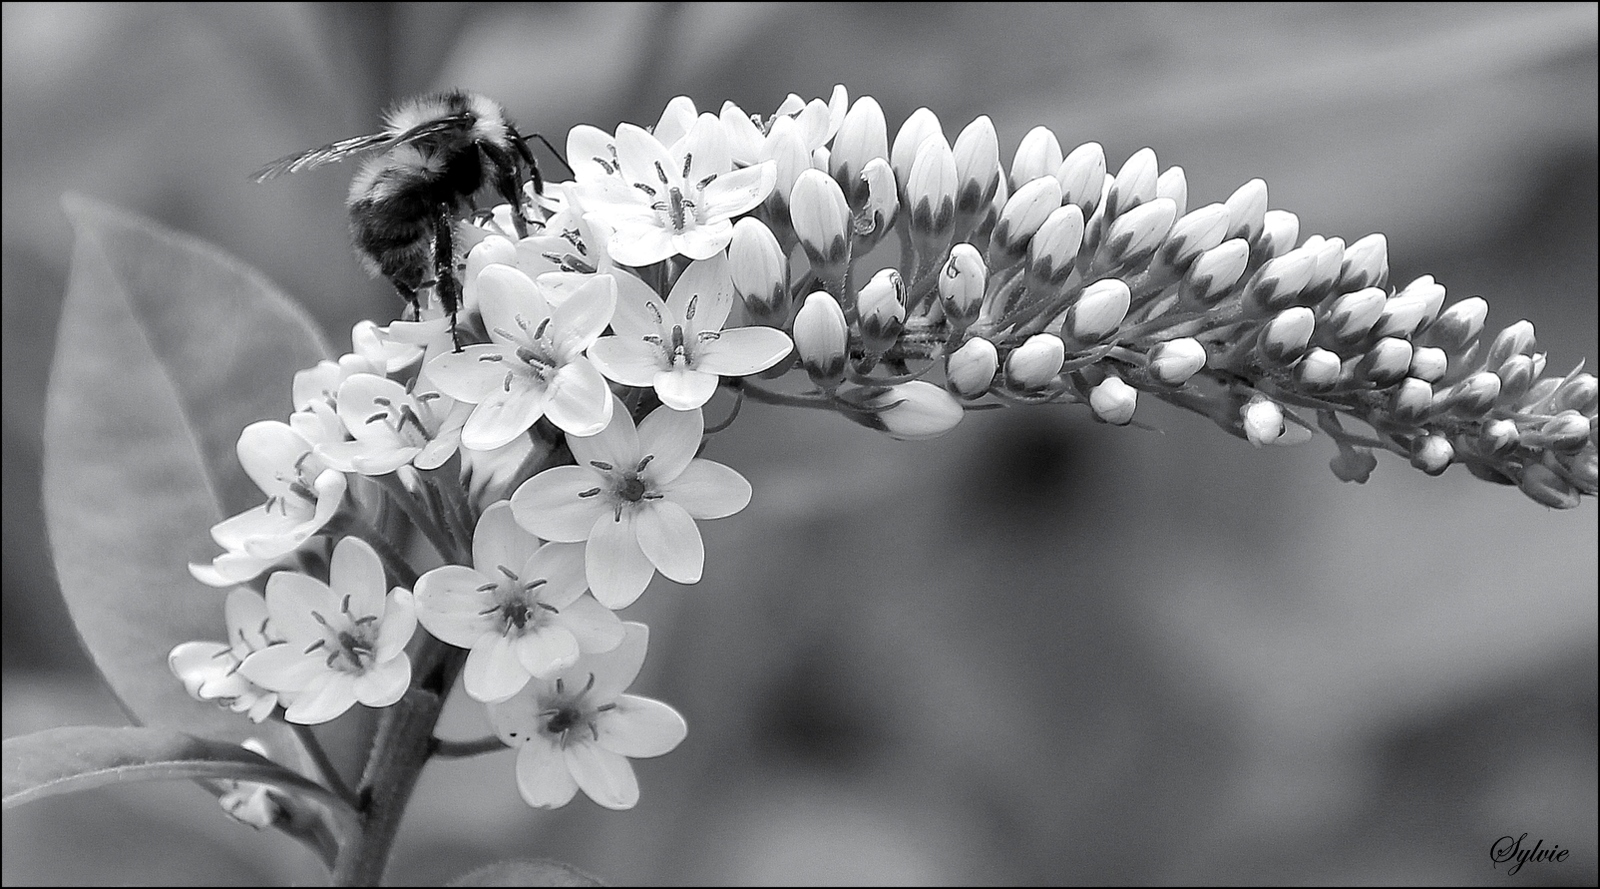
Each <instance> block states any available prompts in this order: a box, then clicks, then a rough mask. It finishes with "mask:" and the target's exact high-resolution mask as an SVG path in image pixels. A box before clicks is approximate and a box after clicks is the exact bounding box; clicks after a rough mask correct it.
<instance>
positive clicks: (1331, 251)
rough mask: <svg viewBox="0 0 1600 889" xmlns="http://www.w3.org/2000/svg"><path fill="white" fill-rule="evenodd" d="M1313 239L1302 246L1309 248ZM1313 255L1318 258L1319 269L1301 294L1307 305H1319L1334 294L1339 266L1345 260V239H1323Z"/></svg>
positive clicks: (1313, 272)
mask: <svg viewBox="0 0 1600 889" xmlns="http://www.w3.org/2000/svg"><path fill="white" fill-rule="evenodd" d="M1310 245H1311V238H1307V239H1306V243H1305V244H1303V245H1301V246H1304V247H1309V246H1310ZM1312 253H1313V254H1314V255H1315V256H1316V258H1317V267H1316V269H1315V270H1314V271H1312V273H1311V280H1310V282H1308V283H1307V284H1306V286H1305V289H1304V290H1302V291H1301V292H1300V300H1301V302H1303V303H1305V304H1306V305H1317V304H1319V303H1321V302H1322V301H1323V300H1324V299H1327V298H1328V297H1329V296H1331V295H1332V294H1333V288H1334V287H1335V286H1336V285H1337V284H1338V281H1339V264H1340V263H1341V262H1342V261H1343V260H1344V239H1343V238H1321V239H1320V240H1319V243H1318V244H1317V246H1316V248H1315V249H1314V250H1312Z"/></svg>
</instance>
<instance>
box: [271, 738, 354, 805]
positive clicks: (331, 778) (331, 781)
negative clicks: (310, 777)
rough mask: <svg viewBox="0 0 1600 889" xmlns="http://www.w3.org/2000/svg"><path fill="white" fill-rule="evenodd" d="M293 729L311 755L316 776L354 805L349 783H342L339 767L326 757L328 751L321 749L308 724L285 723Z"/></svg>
mask: <svg viewBox="0 0 1600 889" xmlns="http://www.w3.org/2000/svg"><path fill="white" fill-rule="evenodd" d="M286 724H287V725H288V726H289V728H291V729H293V730H294V733H295V736H296V737H298V738H299V739H300V744H301V746H302V747H304V748H305V751H306V755H307V756H309V757H311V764H312V765H313V766H315V767H316V769H317V776H318V777H319V778H321V779H322V783H323V785H324V786H326V787H327V788H328V789H329V790H331V791H333V792H334V793H335V794H336V795H338V796H339V797H340V798H341V799H343V800H344V801H345V802H347V803H349V804H350V805H351V806H352V807H354V806H355V805H356V795H355V793H353V792H352V791H351V790H350V785H348V784H346V783H344V778H342V777H340V775H339V768H338V767H337V766H335V765H334V764H333V760H331V759H329V758H328V752H327V751H326V750H323V749H322V742H321V741H318V740H317V735H316V733H315V732H313V731H312V730H311V726H309V725H301V724H300V723H297V722H289V723H286Z"/></svg>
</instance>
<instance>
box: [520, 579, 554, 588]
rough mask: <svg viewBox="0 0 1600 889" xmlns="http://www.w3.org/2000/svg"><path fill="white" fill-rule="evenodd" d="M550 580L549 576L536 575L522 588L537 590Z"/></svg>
mask: <svg viewBox="0 0 1600 889" xmlns="http://www.w3.org/2000/svg"><path fill="white" fill-rule="evenodd" d="M549 582H550V579H549V578H547V577H535V578H534V579H532V580H530V581H528V582H527V583H525V584H523V585H522V588H523V589H525V590H536V589H538V588H539V587H542V586H544V585H545V584H547V583H549Z"/></svg>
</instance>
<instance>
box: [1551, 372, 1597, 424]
mask: <svg viewBox="0 0 1600 889" xmlns="http://www.w3.org/2000/svg"><path fill="white" fill-rule="evenodd" d="M1550 404H1551V407H1552V408H1553V409H1554V410H1557V411H1577V412H1578V413H1580V414H1585V415H1588V414H1593V413H1594V412H1595V408H1596V407H1600V381H1597V380H1596V379H1595V376H1594V374H1590V373H1577V374H1573V375H1572V376H1570V377H1568V378H1567V379H1565V380H1563V381H1562V382H1561V386H1560V387H1559V388H1557V389H1556V394H1555V395H1554V396H1553V397H1552V398H1551V399H1550Z"/></svg>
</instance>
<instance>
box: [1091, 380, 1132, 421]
mask: <svg viewBox="0 0 1600 889" xmlns="http://www.w3.org/2000/svg"><path fill="white" fill-rule="evenodd" d="M1138 406H1139V390H1137V389H1135V388H1133V387H1132V386H1130V385H1128V384H1127V383H1124V382H1123V381H1122V380H1121V379H1120V378H1118V377H1106V378H1105V379H1104V380H1102V381H1100V384H1099V385H1097V386H1095V387H1094V388H1093V389H1090V390H1089V409H1090V410H1092V411H1094V415H1095V416H1096V417H1099V418H1100V419H1102V420H1104V421H1105V422H1107V423H1110V424H1111V425H1113V426H1126V425H1128V424H1129V423H1130V422H1132V421H1133V411H1134V408H1136V407H1138Z"/></svg>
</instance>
